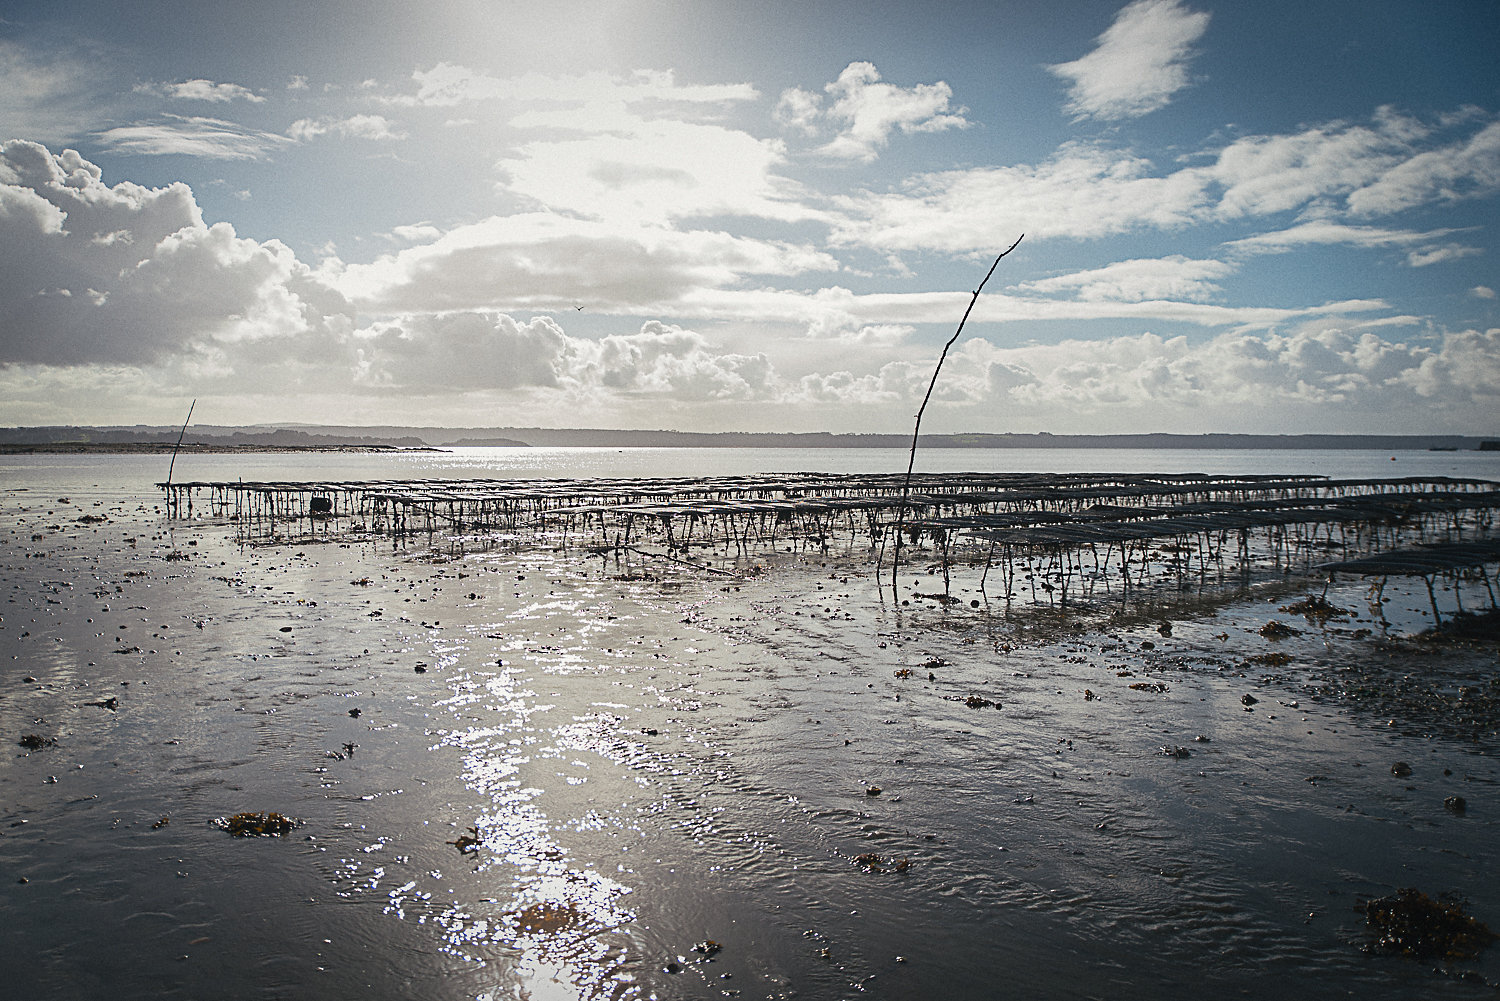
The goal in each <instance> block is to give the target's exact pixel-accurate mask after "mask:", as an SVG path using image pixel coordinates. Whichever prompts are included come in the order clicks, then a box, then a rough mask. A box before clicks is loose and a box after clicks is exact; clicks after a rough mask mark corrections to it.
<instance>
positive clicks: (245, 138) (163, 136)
mask: <svg viewBox="0 0 1500 1001" xmlns="http://www.w3.org/2000/svg"><path fill="white" fill-rule="evenodd" d="M96 138H97V139H98V140H99V143H100V145H102V146H104V147H105V148H107V149H110V150H113V151H115V152H119V153H137V154H142V155H145V156H172V155H177V156H193V157H201V158H204V159H209V160H260V159H263V158H265V157H266V156H267V155H269V154H270V153H271V152H272V151H273V150H275V149H277V148H278V147H280V146H282V145H284V144H286V143H288V142H290V141H291V140H289V139H287V138H286V137H285V136H278V135H276V134H275V133H272V132H259V131H256V130H254V129H247V128H245V127H244V126H241V125H236V124H235V123H233V122H226V121H224V120H222V119H219V118H202V117H183V116H180V115H167V116H164V117H163V118H162V120H160V121H157V122H149V123H142V124H138V125H121V126H117V127H115V128H112V129H106V130H104V131H103V132H100V133H98V134H97V136H96Z"/></svg>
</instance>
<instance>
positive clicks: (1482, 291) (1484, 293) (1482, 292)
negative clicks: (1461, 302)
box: [1469, 285, 1495, 299]
mask: <svg viewBox="0 0 1500 1001" xmlns="http://www.w3.org/2000/svg"><path fill="white" fill-rule="evenodd" d="M1469 294H1470V295H1472V296H1473V297H1474V298H1476V299H1493V298H1495V290H1494V289H1492V288H1490V287H1489V286H1488V285H1475V286H1474V287H1473V288H1472V289H1470V290H1469Z"/></svg>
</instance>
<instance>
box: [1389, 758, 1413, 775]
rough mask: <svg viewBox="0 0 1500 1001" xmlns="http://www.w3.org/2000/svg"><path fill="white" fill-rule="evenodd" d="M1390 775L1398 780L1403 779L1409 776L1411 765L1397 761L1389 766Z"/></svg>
mask: <svg viewBox="0 0 1500 1001" xmlns="http://www.w3.org/2000/svg"><path fill="white" fill-rule="evenodd" d="M1391 774H1392V775H1394V776H1396V778H1398V779H1404V778H1406V777H1407V776H1408V775H1410V774H1411V765H1408V764H1407V763H1406V762H1404V761H1398V762H1396V763H1395V764H1394V765H1392V766H1391Z"/></svg>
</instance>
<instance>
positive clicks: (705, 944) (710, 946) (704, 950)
mask: <svg viewBox="0 0 1500 1001" xmlns="http://www.w3.org/2000/svg"><path fill="white" fill-rule="evenodd" d="M723 950H724V947H723V946H722V945H720V944H719V943H717V942H715V941H714V940H713V939H711V938H710V939H705V940H704V941H702V942H699V943H698V944H697V945H695V946H693V951H694V952H696V953H699V954H701V955H704V956H712V955H714V954H715V953H718V952H722V951H723Z"/></svg>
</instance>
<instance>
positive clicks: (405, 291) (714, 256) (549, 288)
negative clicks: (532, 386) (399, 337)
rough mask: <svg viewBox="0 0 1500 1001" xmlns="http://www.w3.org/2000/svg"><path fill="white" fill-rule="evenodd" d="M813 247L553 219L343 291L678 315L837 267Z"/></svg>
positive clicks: (360, 268) (379, 298) (461, 240)
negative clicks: (730, 294) (752, 279)
mask: <svg viewBox="0 0 1500 1001" xmlns="http://www.w3.org/2000/svg"><path fill="white" fill-rule="evenodd" d="M836 267H837V262H836V261H834V259H833V258H831V257H829V256H828V255H826V254H823V253H821V252H819V251H816V250H814V249H812V248H810V247H806V246H800V245H796V244H788V243H772V242H767V241H760V240H751V239H747V238H744V237H736V236H731V235H729V234H728V233H723V232H708V231H690V232H678V231H676V230H671V229H666V228H661V227H651V226H639V227H635V226H629V225H625V226H620V225H614V224H607V223H602V222H595V221H589V220H582V219H576V218H570V217H565V216H560V215H555V214H550V213H533V214H529V215H520V216H508V217H503V218H492V219H488V220H485V221H483V222H480V223H475V224H472V225H469V226H463V227H459V228H457V229H454V230H451V231H449V232H448V233H446V234H444V235H443V236H442V237H440V238H438V239H436V240H434V241H432V242H430V243H427V244H425V245H422V246H418V247H411V248H408V249H405V250H402V251H400V252H399V253H396V254H392V255H386V256H383V257H381V258H379V259H378V260H376V261H375V262H373V263H371V264H367V265H350V266H348V267H346V268H344V269H343V270H342V272H341V273H339V274H338V275H337V276H336V277H332V278H331V279H330V280H331V281H333V282H334V283H335V284H336V285H337V287H338V288H339V289H340V290H341V291H342V292H343V293H344V294H345V295H347V296H348V297H349V298H350V299H351V300H354V301H357V302H358V303H360V304H361V307H362V308H364V309H367V310H371V311H388V312H416V311H442V310H474V309H571V308H572V307H573V306H574V305H579V304H582V305H586V306H588V307H589V308H590V309H591V310H594V311H596V312H604V311H618V312H626V311H631V310H635V311H651V310H656V309H667V308H671V307H672V306H673V305H674V304H676V303H678V302H680V301H681V300H682V299H683V298H684V297H685V296H688V295H689V294H690V293H693V292H696V291H698V290H700V289H704V288H715V287H720V286H728V285H733V284H735V283H737V282H738V281H740V280H741V279H742V278H743V277H745V276H747V275H766V274H778V275H788V274H796V273H800V272H804V271H811V270H822V269H833V268H836Z"/></svg>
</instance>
